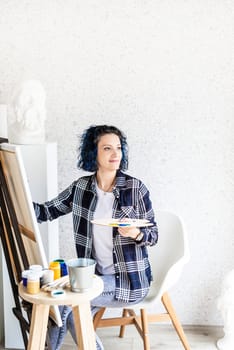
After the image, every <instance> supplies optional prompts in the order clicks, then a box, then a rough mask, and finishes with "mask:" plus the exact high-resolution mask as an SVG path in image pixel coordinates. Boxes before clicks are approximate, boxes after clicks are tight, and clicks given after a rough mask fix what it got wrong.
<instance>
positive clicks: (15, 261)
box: [0, 138, 30, 349]
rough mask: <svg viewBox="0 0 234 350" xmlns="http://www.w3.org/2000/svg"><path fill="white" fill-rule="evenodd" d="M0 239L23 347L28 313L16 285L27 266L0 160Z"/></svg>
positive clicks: (26, 336) (26, 340) (26, 334)
mask: <svg viewBox="0 0 234 350" xmlns="http://www.w3.org/2000/svg"><path fill="white" fill-rule="evenodd" d="M6 141H7V140H6V139H1V138H0V143H2V142H6ZM0 237H1V242H2V247H3V252H4V256H5V260H6V265H7V269H8V273H9V278H10V283H11V288H12V293H13V298H14V302H15V307H13V308H12V311H13V313H14V315H15V316H16V318H17V319H18V321H19V323H20V329H21V333H22V337H23V341H24V345H25V349H26V348H27V344H28V332H29V326H30V325H29V319H30V313H29V311H27V308H26V313H27V316H28V319H26V318H25V317H24V315H23V311H22V304H21V299H20V297H19V295H18V283H19V282H20V280H21V273H22V271H23V270H25V269H27V268H28V266H29V263H28V259H27V255H26V252H25V248H24V244H23V241H22V237H21V235H20V232H19V225H18V222H17V218H16V214H15V209H14V206H13V204H12V200H11V196H10V193H9V191H8V187H7V183H6V179H5V176H4V172H3V167H2V162H1V160H0Z"/></svg>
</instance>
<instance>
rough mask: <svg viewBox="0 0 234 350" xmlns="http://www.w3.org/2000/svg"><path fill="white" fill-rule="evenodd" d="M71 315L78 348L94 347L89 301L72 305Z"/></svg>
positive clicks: (82, 349) (92, 349)
mask: <svg viewBox="0 0 234 350" xmlns="http://www.w3.org/2000/svg"><path fill="white" fill-rule="evenodd" d="M72 310H73V317H74V324H75V328H76V336H77V342H78V345H79V346H78V349H79V350H94V349H96V340H95V333H94V332H91V331H90V330H92V329H93V319H92V314H91V308H90V303H89V302H86V303H83V304H80V305H77V306H73V308H72Z"/></svg>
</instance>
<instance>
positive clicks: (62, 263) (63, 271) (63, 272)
mask: <svg viewBox="0 0 234 350" xmlns="http://www.w3.org/2000/svg"><path fill="white" fill-rule="evenodd" d="M54 261H57V262H59V264H60V276H61V277H63V276H66V275H68V270H67V265H66V263H65V260H64V259H56V260H54Z"/></svg>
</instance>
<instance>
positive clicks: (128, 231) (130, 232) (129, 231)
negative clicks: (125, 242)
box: [118, 226, 140, 239]
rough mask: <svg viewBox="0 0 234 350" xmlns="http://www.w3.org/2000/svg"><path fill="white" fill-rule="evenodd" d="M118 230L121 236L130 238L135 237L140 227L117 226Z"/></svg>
mask: <svg viewBox="0 0 234 350" xmlns="http://www.w3.org/2000/svg"><path fill="white" fill-rule="evenodd" d="M118 232H119V234H120V235H121V236H123V237H131V238H132V239H136V237H137V236H138V235H139V233H140V229H139V228H138V227H133V226H131V227H127V226H125V227H119V228H118Z"/></svg>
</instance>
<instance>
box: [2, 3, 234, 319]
mask: <svg viewBox="0 0 234 350" xmlns="http://www.w3.org/2000/svg"><path fill="white" fill-rule="evenodd" d="M0 13H1V16H0V77H1V78H0V93H1V95H0V103H9V102H10V96H11V91H12V89H13V88H14V86H15V85H16V84H18V83H19V82H21V81H22V80H25V79H39V80H40V81H41V82H42V84H43V85H44V87H45V89H46V91H47V110H48V119H47V123H46V131H47V140H48V141H56V142H58V168H59V189H63V188H64V187H65V186H67V185H68V184H70V182H71V181H72V180H73V179H75V178H76V177H77V176H80V175H81V173H80V172H78V171H77V170H76V148H77V144H78V142H77V141H78V138H77V135H79V134H80V133H81V132H82V131H83V129H84V128H86V127H87V126H89V125H90V124H91V123H95V124H97V123H110V124H115V125H117V126H119V127H121V128H122V129H123V130H124V131H125V132H126V133H127V135H128V141H129V144H130V169H129V171H130V173H131V174H133V175H135V176H137V177H139V178H141V179H142V180H143V181H144V182H145V183H146V185H147V186H148V187H149V189H150V190H151V195H152V199H153V202H154V207H155V210H157V209H167V210H172V211H175V212H177V213H179V214H180V215H181V216H182V217H183V218H184V221H185V223H186V226H187V231H188V236H189V242H190V248H191V261H190V263H189V264H188V265H187V267H186V269H185V271H184V274H183V276H182V279H181V283H180V284H178V285H177V287H176V288H175V290H174V291H173V292H172V294H171V296H172V299H173V301H174V304H175V306H176V309H177V311H178V314H179V315H180V318H181V320H182V322H183V323H189V324H220V323H222V320H221V316H220V314H219V312H218V311H217V309H216V299H217V297H218V295H219V292H220V283H221V281H222V279H223V275H224V274H225V273H226V272H227V271H229V270H230V269H232V268H233V267H234V254H233V249H234V235H233V233H234V225H233V212H234V197H233V192H234V191H233V190H234V183H233V178H234V176H233V172H234V163H233V159H234V154H233V153H234V139H233V133H234V118H233V114H234V86H233V73H234V41H233V36H234V3H233V1H232V0H230V1H228V0H187V1H184V0H176V1H175V0H165V1H158V0H142V1H139V0H138V1H137V0H132V1H130V0H118V1H114V0H99V1H94V0H85V1H79V0H69V1H67V0H21V1H18V0H1V1H0ZM39 167H40V165H38V171H39ZM35 200H36V198H35ZM70 220H71V217H67V218H63V219H61V220H60V227H61V235H60V236H61V255H62V256H64V257H71V256H72V255H74V249H73V241H72V228H71V223H70Z"/></svg>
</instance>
